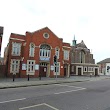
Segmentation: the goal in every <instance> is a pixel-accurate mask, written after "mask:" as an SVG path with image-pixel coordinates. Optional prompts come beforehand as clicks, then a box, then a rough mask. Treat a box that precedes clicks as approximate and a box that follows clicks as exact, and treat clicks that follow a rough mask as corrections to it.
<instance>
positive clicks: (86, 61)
mask: <svg viewBox="0 0 110 110" xmlns="http://www.w3.org/2000/svg"><path fill="white" fill-rule="evenodd" d="M70 56H71V71H70V74H71V75H90V74H91V75H95V76H97V75H98V74H99V66H98V65H97V64H95V59H94V58H93V54H92V53H91V52H90V49H88V48H87V46H86V45H85V43H84V41H83V40H82V41H81V42H80V43H77V42H76V40H75V36H74V40H73V42H72V46H71V55H70Z"/></svg>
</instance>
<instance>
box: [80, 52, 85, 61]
mask: <svg viewBox="0 0 110 110" xmlns="http://www.w3.org/2000/svg"><path fill="white" fill-rule="evenodd" d="M79 60H80V63H85V52H84V51H83V50H81V51H80V53H79Z"/></svg>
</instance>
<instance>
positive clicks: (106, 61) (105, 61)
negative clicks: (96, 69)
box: [97, 58, 110, 64]
mask: <svg viewBox="0 0 110 110" xmlns="http://www.w3.org/2000/svg"><path fill="white" fill-rule="evenodd" d="M101 63H110V58H106V59H104V60H102V61H100V62H98V63H97V64H101Z"/></svg>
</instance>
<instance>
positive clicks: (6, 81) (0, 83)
mask: <svg viewBox="0 0 110 110" xmlns="http://www.w3.org/2000/svg"><path fill="white" fill-rule="evenodd" d="M109 78H110V76H97V77H95V76H92V77H89V76H70V77H69V78H67V77H66V78H47V77H45V78H44V77H43V78H41V80H40V79H39V78H29V81H28V79H27V78H15V79H14V81H13V79H12V78H0V89H6V88H17V87H28V86H40V85H50V84H60V83H73V82H84V81H97V80H103V79H109Z"/></svg>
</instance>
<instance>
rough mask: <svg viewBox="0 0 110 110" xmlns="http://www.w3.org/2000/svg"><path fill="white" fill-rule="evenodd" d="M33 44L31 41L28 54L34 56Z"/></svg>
mask: <svg viewBox="0 0 110 110" xmlns="http://www.w3.org/2000/svg"><path fill="white" fill-rule="evenodd" d="M34 50H35V45H34V44H33V43H31V44H30V51H29V56H30V57H34Z"/></svg>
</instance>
